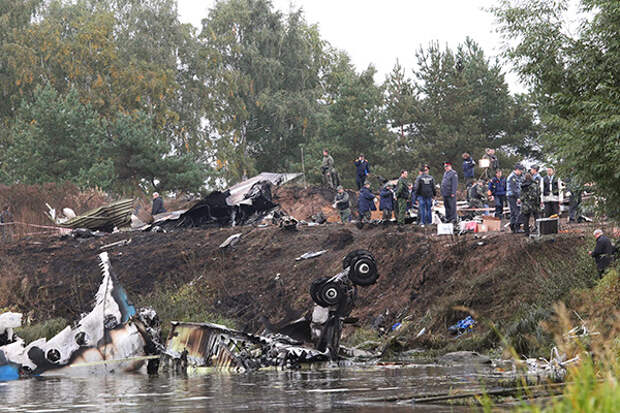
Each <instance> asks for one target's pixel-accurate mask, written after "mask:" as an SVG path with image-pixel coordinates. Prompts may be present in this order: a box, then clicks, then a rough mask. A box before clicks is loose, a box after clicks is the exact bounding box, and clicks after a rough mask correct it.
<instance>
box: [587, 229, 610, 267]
mask: <svg viewBox="0 0 620 413" xmlns="http://www.w3.org/2000/svg"><path fill="white" fill-rule="evenodd" d="M594 238H596V246H595V247H594V251H589V252H588V254H590V256H591V257H592V258H594V261H595V262H596V269H597V270H598V276H599V277H602V276H603V274H605V270H607V267H609V266H610V265H611V264H612V263H613V262H614V254H615V248H614V246H613V245H612V244H611V241H610V240H609V238H607V236H605V235H604V234H603V231H602V230H600V229H597V230H595V231H594Z"/></svg>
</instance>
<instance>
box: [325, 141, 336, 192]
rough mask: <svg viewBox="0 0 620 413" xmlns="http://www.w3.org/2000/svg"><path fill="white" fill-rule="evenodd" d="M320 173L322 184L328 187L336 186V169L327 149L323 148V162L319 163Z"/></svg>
mask: <svg viewBox="0 0 620 413" xmlns="http://www.w3.org/2000/svg"><path fill="white" fill-rule="evenodd" d="M321 174H322V175H323V185H326V186H328V187H330V188H335V187H336V186H338V182H336V179H335V178H336V169H335V168H334V158H332V156H331V155H330V154H329V152H328V151H327V149H323V162H322V163H321Z"/></svg>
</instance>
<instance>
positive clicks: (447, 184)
mask: <svg viewBox="0 0 620 413" xmlns="http://www.w3.org/2000/svg"><path fill="white" fill-rule="evenodd" d="M443 166H444V170H445V172H444V174H443V178H442V180H441V188H440V190H441V196H442V197H443V204H444V207H445V209H446V221H447V222H452V223H456V189H457V187H458V184H459V177H458V174H457V173H456V171H455V170H453V169H452V164H451V163H450V162H445V163H444V164H443Z"/></svg>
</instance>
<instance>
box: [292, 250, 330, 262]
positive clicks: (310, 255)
mask: <svg viewBox="0 0 620 413" xmlns="http://www.w3.org/2000/svg"><path fill="white" fill-rule="evenodd" d="M326 252H327V250H321V251H315V252H306V253H305V254H302V255H300V256H299V257H297V258H295V261H301V260H307V259H310V258H315V257H320V256H321V255H323V254H325V253H326Z"/></svg>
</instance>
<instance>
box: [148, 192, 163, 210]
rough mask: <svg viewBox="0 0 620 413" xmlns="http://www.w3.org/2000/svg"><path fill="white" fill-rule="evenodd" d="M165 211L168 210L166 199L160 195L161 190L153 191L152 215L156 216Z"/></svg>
mask: <svg viewBox="0 0 620 413" xmlns="http://www.w3.org/2000/svg"><path fill="white" fill-rule="evenodd" d="M164 212H166V209H165V208H164V200H163V199H161V197H160V196H159V192H153V208H152V209H151V215H153V216H155V215H157V214H162V213H164Z"/></svg>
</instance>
